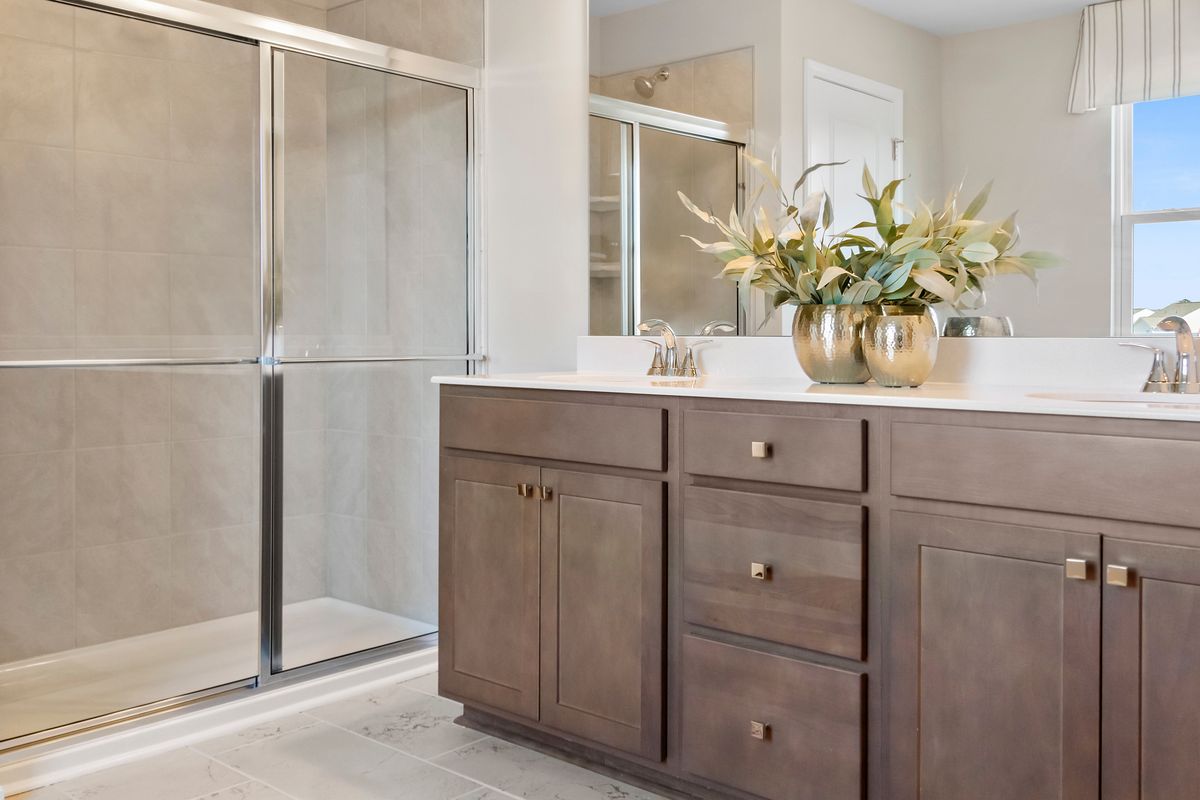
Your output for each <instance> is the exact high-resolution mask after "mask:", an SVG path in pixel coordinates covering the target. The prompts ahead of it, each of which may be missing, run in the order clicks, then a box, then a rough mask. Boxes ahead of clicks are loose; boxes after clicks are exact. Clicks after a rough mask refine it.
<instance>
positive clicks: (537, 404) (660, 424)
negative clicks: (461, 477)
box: [441, 396, 667, 471]
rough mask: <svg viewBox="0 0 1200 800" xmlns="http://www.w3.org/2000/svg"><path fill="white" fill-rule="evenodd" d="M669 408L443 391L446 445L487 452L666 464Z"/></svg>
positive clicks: (643, 466) (583, 461) (654, 466)
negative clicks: (497, 396) (465, 395)
mask: <svg viewBox="0 0 1200 800" xmlns="http://www.w3.org/2000/svg"><path fill="white" fill-rule="evenodd" d="M666 413H667V412H666V410H665V409H662V408H636V407H631V406H607V405H590V404H587V403H556V402H547V401H541V400H511V399H505V398H496V397H461V396H443V397H442V408H441V420H442V422H441V437H442V445H443V446H444V447H452V448H457V449H460V450H476V451H479V452H484V453H503V454H505V455H513V456H526V457H529V458H545V459H550V460H554V461H572V462H575V463H580V464H602V465H605V466H610V467H629V468H631V469H648V470H656V471H657V470H663V469H665V468H666V464H665V463H664V459H665V443H664V438H665V431H666Z"/></svg>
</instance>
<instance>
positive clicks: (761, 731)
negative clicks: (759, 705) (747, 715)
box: [750, 720, 771, 742]
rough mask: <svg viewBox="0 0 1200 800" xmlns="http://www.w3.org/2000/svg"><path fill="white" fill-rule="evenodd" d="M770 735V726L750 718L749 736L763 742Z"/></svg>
mask: <svg viewBox="0 0 1200 800" xmlns="http://www.w3.org/2000/svg"><path fill="white" fill-rule="evenodd" d="M770 735H771V726H770V725H768V724H767V723H765V722H755V721H754V720H750V736H751V737H753V738H755V739H758V740H759V741H760V742H765V741H766V740H767V737H769V736H770Z"/></svg>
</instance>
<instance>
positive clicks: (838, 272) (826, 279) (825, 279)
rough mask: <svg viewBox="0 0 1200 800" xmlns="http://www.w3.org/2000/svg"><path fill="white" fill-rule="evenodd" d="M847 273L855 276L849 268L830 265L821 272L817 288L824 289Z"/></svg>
mask: <svg viewBox="0 0 1200 800" xmlns="http://www.w3.org/2000/svg"><path fill="white" fill-rule="evenodd" d="M845 275H851V276H853V273H851V272H850V271H849V270H845V269H842V268H841V267H828V268H826V270H825V271H824V272H822V273H821V280H820V281H819V282H818V283H817V288H818V289H824V288H825V287H826V286H828V285H829V284H830V283H832V282H833V281H835V280H837V279H838V278H841V277H843V276H845Z"/></svg>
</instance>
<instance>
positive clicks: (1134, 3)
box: [1068, 0, 1200, 114]
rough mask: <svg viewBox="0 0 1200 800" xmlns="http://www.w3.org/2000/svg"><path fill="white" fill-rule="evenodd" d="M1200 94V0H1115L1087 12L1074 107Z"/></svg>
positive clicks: (1073, 89)
mask: <svg viewBox="0 0 1200 800" xmlns="http://www.w3.org/2000/svg"><path fill="white" fill-rule="evenodd" d="M1189 94H1200V0H1113V2H1109V3H1097V4H1096V5H1092V6H1088V7H1087V8H1085V9H1084V10H1083V18H1082V19H1081V20H1080V23H1079V45H1078V50H1077V52H1076V56H1075V72H1074V75H1073V76H1072V78H1071V99H1070V103H1069V106H1068V107H1069V109H1070V111H1071V113H1073V114H1082V113H1084V112H1087V111H1092V110H1095V109H1098V108H1106V107H1110V106H1115V105H1121V104H1124V103H1136V102H1140V101H1142V100H1161V99H1163V98H1167V97H1180V96H1182V95H1189Z"/></svg>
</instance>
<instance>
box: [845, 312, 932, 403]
mask: <svg viewBox="0 0 1200 800" xmlns="http://www.w3.org/2000/svg"><path fill="white" fill-rule="evenodd" d="M937 351H938V326H937V319H936V318H935V317H934V315H933V310H932V309H931V308H929V307H928V306H881V307H880V313H879V314H878V315H877V316H873V317H871V318H870V319H868V320H867V322H866V325H865V326H864V328H863V353H864V355H865V356H866V359H867V367H868V368H869V369H870V370H871V377H873V378H874V379H875V382H876V383H878V384H879V385H880V386H889V387H894V388H899V387H914V386H920V385H921V384H922V383H924V382H925V380H926V379H927V378H928V377H929V373H931V372H933V365H934V364H935V363H937Z"/></svg>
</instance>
